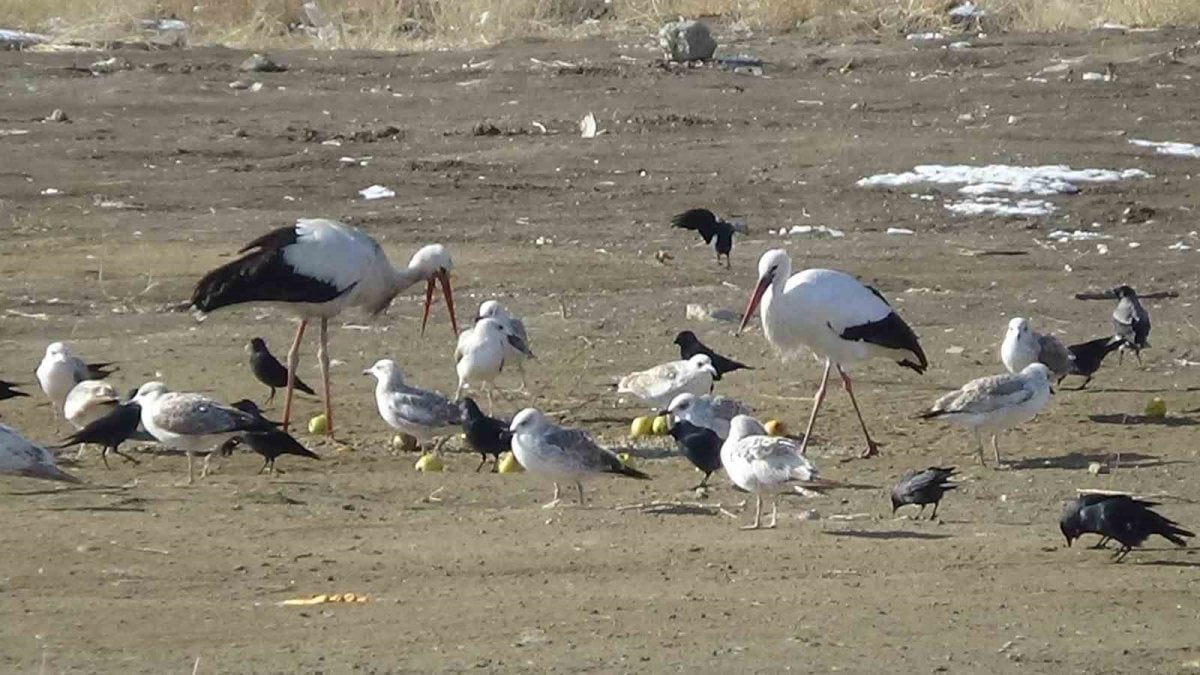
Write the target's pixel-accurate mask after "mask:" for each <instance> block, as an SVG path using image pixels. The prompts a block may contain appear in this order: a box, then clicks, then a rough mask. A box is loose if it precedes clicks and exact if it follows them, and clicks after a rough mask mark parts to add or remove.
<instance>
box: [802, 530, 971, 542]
mask: <svg viewBox="0 0 1200 675" xmlns="http://www.w3.org/2000/svg"><path fill="white" fill-rule="evenodd" d="M825 534H831V535H833V536H835V537H854V538H856V539H882V540H891V539H925V540H932V539H950V537H951V535H949V534H934V533H932V532H908V531H906V530H887V531H884V532H878V531H874V530H827V531H826V532H825Z"/></svg>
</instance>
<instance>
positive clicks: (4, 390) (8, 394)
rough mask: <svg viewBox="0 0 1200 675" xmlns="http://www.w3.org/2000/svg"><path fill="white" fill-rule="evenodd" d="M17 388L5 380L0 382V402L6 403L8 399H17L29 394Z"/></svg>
mask: <svg viewBox="0 0 1200 675" xmlns="http://www.w3.org/2000/svg"><path fill="white" fill-rule="evenodd" d="M18 386H20V385H18V384H15V383H13V382H9V381H7V380H0V401H7V400H8V399H10V398H17V397H20V396H29V394H26V393H25V392H23V391H21V390H20V389H17V388H16V387H18Z"/></svg>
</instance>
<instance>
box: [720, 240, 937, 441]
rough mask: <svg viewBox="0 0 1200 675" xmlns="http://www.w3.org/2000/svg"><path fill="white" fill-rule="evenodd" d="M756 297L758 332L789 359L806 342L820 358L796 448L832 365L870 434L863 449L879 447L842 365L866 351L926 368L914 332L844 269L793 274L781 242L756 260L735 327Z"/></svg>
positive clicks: (820, 399) (747, 318)
mask: <svg viewBox="0 0 1200 675" xmlns="http://www.w3.org/2000/svg"><path fill="white" fill-rule="evenodd" d="M760 304H761V305H762V312H761V318H762V327H763V334H764V335H766V338H767V341H768V342H770V343H771V345H772V346H773V347H775V348H776V349H777V350H778V351H779V352H780V353H781V355H783V356H784V357H785V358H786V357H788V356H791V355H793V354H795V353H797V352H799V351H800V350H801V349H804V348H807V349H808V350H809V351H811V352H812V353H813V354H815V355H816V356H817V357H818V358H821V359H823V360H824V361H825V373H824V375H822V376H821V385H820V386H819V387H818V388H817V393H816V396H815V397H814V398H813V408H812V413H811V414H810V415H809V418H808V427H807V429H805V431H804V440H803V441H802V442H801V444H800V454H804V450H805V449H806V448H807V447H808V441H809V439H810V438H811V434H812V430H813V423H814V422H816V420H817V412H818V411H819V410H820V409H821V403H822V402H823V401H824V400H825V386H826V384H827V383H828V381H829V371H830V370H831V369H833V368H837V371H838V375H840V376H841V378H842V386H843V387H844V388H845V389H846V393H848V394H850V402H851V403H852V404H853V405H854V414H855V415H857V416H858V423H859V425H860V426H861V427H862V431H863V436H865V437H866V439H867V449H866V450H865V451H864V452H863V454H862V456H863V457H871V456H873V455H875V454H877V453H878V452H879V446H878V444H877V443H876V442H875V441H874V440H873V439H872V438H871V433H870V432H869V431H867V424H866V422H864V421H863V417H862V412H861V411H860V410H859V407H858V400H857V399H855V397H854V388H853V385H852V383H851V381H850V376H849V375H848V374H847V373H846V370H845V367H847V366H849V365H852V364H854V363H856V362H859V361H863V360H866V359H869V358H885V359H889V360H891V361H895V362H896V363H898V364H900V365H901V366H904V367H905V368H911V369H913V370H915V371H917V372H918V373H924V372H925V369H926V368H927V367H928V366H929V362H928V361H927V360H926V358H925V352H924V351H922V349H921V345H920V343H919V342H918V341H917V336H916V334H915V333H913V331H912V329H911V328H909V327H908V324H906V323H905V322H904V320H903V319H901V318H900V315H898V314H896V312H895V311H894V310H893V309H892V307H891V306H890V305H889V304H888V303H887V301H886V300H884V299H883V296H882V295H880V293H879V291H877V290H875V289H874V288H871V287H870V286H867V285H865V284H863V283H861V282H859V281H858V280H857V279H855V278H854V277H852V276H850V275H849V274H846V273H845V272H839V271H837V270H828V269H809V270H804V271H802V272H800V273H798V274H796V275H794V276H793V275H792V261H791V258H789V257H788V254H787V252H786V251H784V250H783V249H772V250H770V251H767V252H766V253H764V254H763V256H762V258H761V259H759V261H758V285H757V286H755V288H754V292H753V293H752V294H751V295H750V302H749V303H747V305H746V313H745V314H744V315H743V316H742V323H741V325H740V326H739V327H738V333H739V334H740V333H741V332H742V330H744V329H745V328H746V324H747V323H749V322H750V317H751V316H753V314H754V310H755V309H757V308H758V307H759V305H760Z"/></svg>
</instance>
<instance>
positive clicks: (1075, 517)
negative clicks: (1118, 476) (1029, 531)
mask: <svg viewBox="0 0 1200 675" xmlns="http://www.w3.org/2000/svg"><path fill="white" fill-rule="evenodd" d="M1109 499H1132V497H1130V496H1128V495H1110V494H1102V493H1097V492H1087V493H1084V494H1081V495H1079V497H1078V498H1076V499H1075V501H1073V502H1071V503H1070V504H1067V507H1066V508H1065V509H1063V515H1062V518H1061V519H1060V520H1059V527H1060V528H1062V529H1063V532H1064V534H1065V533H1066V530H1067V529H1074V528H1077V527H1080V520H1079V510H1080V509H1082V508H1083V507H1085V506H1093V505H1095V504H1099V503H1100V502H1103V501H1106V500H1109ZM1134 501H1135V502H1137V503H1138V504H1139V505H1141V506H1144V507H1147V508H1149V507H1154V506H1158V502H1147V501H1143V500H1140V499H1135V500H1134ZM1085 534H1100V533H1099V532H1094V533H1087V532H1085ZM1076 538H1078V535H1076ZM1108 541H1109V537H1107V536H1105V535H1100V541H1098V542H1096V545H1095V546H1093V547H1092V548H1105V547H1106V546H1107V545H1108ZM1070 545H1071V540H1070V539H1068V540H1067V546H1070Z"/></svg>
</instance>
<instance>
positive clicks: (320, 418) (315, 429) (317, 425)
mask: <svg viewBox="0 0 1200 675" xmlns="http://www.w3.org/2000/svg"><path fill="white" fill-rule="evenodd" d="M326 431H329V420H327V419H325V415H324V414H320V415H317V416H316V417H314V418H312V419H310V420H309V421H308V433H310V434H323V433H325V432H326Z"/></svg>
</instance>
